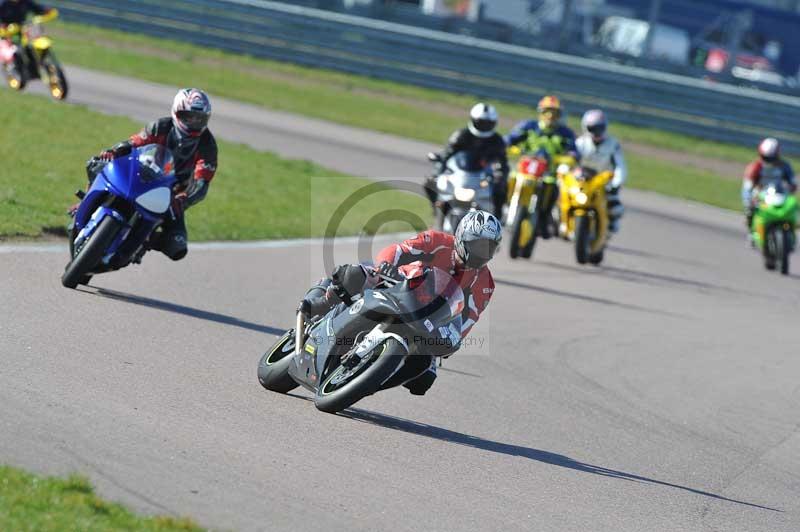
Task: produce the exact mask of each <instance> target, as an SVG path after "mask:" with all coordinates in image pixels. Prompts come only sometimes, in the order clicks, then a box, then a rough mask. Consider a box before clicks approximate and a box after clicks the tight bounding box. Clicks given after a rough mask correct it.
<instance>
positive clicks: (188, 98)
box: [70, 89, 217, 260]
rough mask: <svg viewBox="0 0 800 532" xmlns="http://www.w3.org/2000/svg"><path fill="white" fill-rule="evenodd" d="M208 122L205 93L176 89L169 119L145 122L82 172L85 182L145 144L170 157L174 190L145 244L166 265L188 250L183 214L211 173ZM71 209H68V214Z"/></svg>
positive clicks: (213, 159)
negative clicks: (165, 212) (159, 223)
mask: <svg viewBox="0 0 800 532" xmlns="http://www.w3.org/2000/svg"><path fill="white" fill-rule="evenodd" d="M210 117H211V102H210V100H209V98H208V96H207V95H206V93H205V92H203V91H202V90H200V89H181V90H180V91H178V93H177V94H176V95H175V98H174V100H173V102H172V113H171V116H168V117H164V118H160V119H158V120H156V121H155V122H151V123H150V124H148V125H147V126H145V128H144V129H142V130H141V131H140V132H139V133H138V134H136V135H133V136H131V137H130V138H129V139H128V140H126V141H123V142H120V143H119V144H117V145H115V146H114V147H113V148H109V149H107V150H105V151H103V152H102V153H101V154H100V156H99V157H95V158H93V159H92V160H91V161H90V163H89V165H88V166H87V169H86V171H87V176H88V178H89V182H90V183H91V182H92V181H93V180H94V178H95V177H96V176H97V174H99V173H100V172H101V171H102V169H103V167H104V166H105V165H106V164H107V163H108V162H110V161H112V160H114V159H115V158H117V157H123V156H125V155H128V154H129V153H130V152H131V150H132V149H133V148H138V147H140V146H145V145H147V144H161V145H163V146H166V147H167V148H169V150H170V151H171V152H172V154H173V156H174V158H175V175H176V177H177V179H178V185H177V187H176V188H175V190H174V192H175V195H174V196H173V202H172V207H171V209H170V216H169V217H168V220H167V221H166V222H165V223H164V225H163V226H162V232H161V233H160V237H158V238H156V239H155V240H151V245H152V247H153V249H156V250H158V251H161V252H162V253H163V254H165V255H166V256H167V257H169V258H170V259H172V260H180V259H182V258H183V257H185V256H186V253H187V251H188V249H187V233H186V223H185V220H184V212H185V210H186V209H188V208H189V207H191V206H193V205H195V204H197V203H199V202H201V201H202V200H203V199H205V197H206V194H207V193H208V189H209V186H210V184H211V180H212V179H213V178H214V174H215V173H216V171H217V143H216V141H215V140H214V136H213V135H212V134H211V131H210V130H209V129H208V121H209V119H210ZM76 208H77V205H76V206H73V207H72V208H71V209H70V212H74V210H75V209H76Z"/></svg>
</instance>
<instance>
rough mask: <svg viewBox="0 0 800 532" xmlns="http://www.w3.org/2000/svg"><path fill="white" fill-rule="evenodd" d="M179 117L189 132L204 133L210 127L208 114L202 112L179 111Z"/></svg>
mask: <svg viewBox="0 0 800 532" xmlns="http://www.w3.org/2000/svg"><path fill="white" fill-rule="evenodd" d="M177 115H178V120H180V121H181V122H182V123H183V124H184V125H185V126H186V128H187V129H188V130H189V131H202V130H203V129H205V128H206V126H207V125H208V113H204V112H202V111H178V113H177Z"/></svg>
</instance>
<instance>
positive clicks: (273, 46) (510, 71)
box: [49, 0, 800, 153]
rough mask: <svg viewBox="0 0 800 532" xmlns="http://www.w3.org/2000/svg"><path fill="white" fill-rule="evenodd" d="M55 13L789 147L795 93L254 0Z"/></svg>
mask: <svg viewBox="0 0 800 532" xmlns="http://www.w3.org/2000/svg"><path fill="white" fill-rule="evenodd" d="M49 4H52V5H55V6H56V7H58V8H59V10H61V12H62V14H63V16H64V18H65V19H67V20H73V21H80V22H84V23H89V24H94V25H98V26H104V27H109V28H116V29H122V30H126V31H132V32H138V33H144V34H149V35H154V36H159V37H168V38H171V39H177V40H183V41H188V42H192V43H195V44H200V45H206V46H210V47H215V48H221V49H225V50H230V51H234V52H241V53H246V54H251V55H254V56H260V57H266V58H271V59H277V60H281V61H290V62H294V63H300V64H304V65H310V66H315V67H325V68H331V69H336V70H341V71H346V72H351V73H355V74H363V75H368V76H374V77H378V78H382V79H388V80H394V81H400V82H406V83H412V84H416V85H420V86H424V87H430V88H436V89H443V90H448V91H455V92H458V93H464V94H472V95H475V96H477V97H481V98H489V99H494V100H506V101H511V102H517V103H526V104H531V103H532V102H535V101H536V100H537V99H538V97H539V96H540V95H542V94H544V93H547V92H555V93H557V94H559V95H560V96H561V97H562V99H563V100H564V101H565V102H566V104H567V106H568V108H569V110H570V111H571V112H576V113H579V112H582V111H583V110H585V109H587V108H591V107H597V106H599V107H602V108H604V109H606V110H608V112H609V114H610V115H611V116H612V118H613V119H615V120H619V121H622V122H627V123H630V124H635V125H642V126H650V127H656V128H659V129H664V130H668V131H674V132H679V133H688V134H691V135H695V136H698V137H702V138H708V139H714V140H720V141H728V142H735V143H743V144H749V145H753V144H754V143H756V142H757V140H758V139H759V138H761V137H764V136H768V135H774V136H777V137H779V138H780V139H781V140H782V141H783V142H784V145H785V146H786V149H787V150H788V151H789V152H791V153H800V99H799V98H796V97H791V96H786V95H781V94H772V93H767V92H762V91H756V90H752V89H746V88H741V87H735V86H729V85H723V84H715V83H711V82H707V81H704V80H700V79H693V78H689V77H684V76H678V75H674V74H669V73H664V72H658V71H654V70H646V69H643V68H637V67H630V66H623V65H617V64H613V63H607V62H603V61H598V60H592V59H584V58H580V57H575V56H571V55H564V54H559V53H554V52H549V51H542V50H536V49H531V48H527V47H523V46H519V45H513V44H506V43H500V42H495V41H489V40H485V39H479V38H475V37H469V36H463V35H457V34H452V33H447V32H442V31H435V30H431V29H427V28H419V27H414V26H409V25H404V24H398V23H393V22H387V21H382V20H375V19H370V18H365V17H357V16H352V15H348V14H343V13H337V12H331V11H325V10H319V9H313V8H308V7H304V6H299V5H291V4H286V3H281V2H272V1H266V0H171V1H170V2H164V1H159V0H128V1H126V2H124V3H121V2H117V1H116V0H51V1H50V2H49Z"/></svg>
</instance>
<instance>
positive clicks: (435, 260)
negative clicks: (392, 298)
mask: <svg viewBox="0 0 800 532" xmlns="http://www.w3.org/2000/svg"><path fill="white" fill-rule="evenodd" d="M384 263H387V264H389V265H391V266H394V267H397V269H398V271H399V273H400V274H403V275H404V276H406V277H411V276H413V275H414V273H415V270H418V269H419V268H422V267H435V268H439V269H441V270H444V271H446V272H448V273H450V275H452V276H453V279H455V280H456V282H458V283H459V285H460V286H461V288H462V290H463V291H464V301H465V302H466V305H465V307H464V314H463V315H462V325H461V338H462V339H463V338H465V337H466V336H467V335H468V334H469V332H470V330H471V329H472V327H473V325H475V323H476V322H477V321H478V319H480V316H481V314H482V313H483V311H484V310H486V307H488V305H489V301H490V300H491V298H492V294H493V293H494V280H493V279H492V274H491V272H490V271H489V268H488V267H487V266H484V267H482V268H480V269H471V268H470V269H468V268H464V267H462V266H461V262H460V261H459V259H458V256H457V255H456V250H455V237H454V236H453V235H450V234H447V233H444V232H441V231H434V230H428V231H423V232H422V233H419V234H418V235H416V236H415V237H413V238H409V239H407V240H404V241H402V242H400V243H399V244H394V245H391V246H388V247H386V248H384V249H383V250H381V251H380V252H379V253H378V255H377V256H376V257H375V264H377V265H381V264H384ZM342 270H346V271H345V273H343V274H342V277H344V279H341V278H340V279H338V280H337V282H343V283H344V284H345V285H347V284H350V285H351V288H349V289H347V291H348V292H349V293H350V294H355V293H356V292H360V291H363V290H364V289H366V288H369V287H370V286H374V285H375V283H377V281H378V278H377V276H370V274H371V273H373V270H370V269H368V270H369V271H367V272H364V267H362V266H361V265H348V266H343V267H340V268H337V271H342ZM334 276H336V275H334ZM348 277H349V278H348ZM353 278H355V281H352V279H353ZM332 284H333V280H332V279H324V280H323V281H321V282H320V283H318V284H317V285H316V286H314V287H312V288H311V289H310V290H309V291H308V293H307V294H306V296H305V298H304V305H305V311H306V312H307V313H308V314H310V315H321V314H324V313H327V312H328V311H329V310H330V309H331V308H333V306H334V305H336V304H337V303H339V302H340V301H341V300H340V299H339V297H338V296H336V294H335V291H334V289H333V288H332ZM301 308H303V307H302V306H301ZM409 359H413V360H410V363H409V362H407V363H406V365H405V366H404V367H403V370H402V374H400V375H397V376H396V377H392V379H390V382H388V383H387V386H386V387H391V386H395V385H398V384H403V385H404V386H406V387H407V388H408V389H409V391H411V393H412V394H414V395H424V394H425V392H426V391H427V390H428V389H429V388H430V387H431V386H432V385H433V381H434V380H435V379H436V361H435V359H434V357H432V356H414V357H409Z"/></svg>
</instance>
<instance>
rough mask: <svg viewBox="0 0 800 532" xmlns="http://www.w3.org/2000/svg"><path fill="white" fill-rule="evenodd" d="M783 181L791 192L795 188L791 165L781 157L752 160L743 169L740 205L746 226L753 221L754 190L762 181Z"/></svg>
mask: <svg viewBox="0 0 800 532" xmlns="http://www.w3.org/2000/svg"><path fill="white" fill-rule="evenodd" d="M778 181H783V182H785V183H787V184H788V185H789V189H790V190H791V191H792V192H795V191H796V190H797V183H796V182H795V179H794V171H793V170H792V166H791V165H790V164H789V163H788V162H787V161H784V160H783V159H778V160H776V161H774V162H766V161H763V160H761V159H758V160H756V161H753V162H752V163H750V164H748V165H747V168H745V170H744V178H743V180H742V206H743V207H744V211H745V217H746V223H747V227H748V228H750V226H751V224H752V222H753V201H754V197H755V195H754V191H755V190H756V189H757V188H758V187H759V186H760V185H761V184H762V183H764V182H778Z"/></svg>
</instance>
